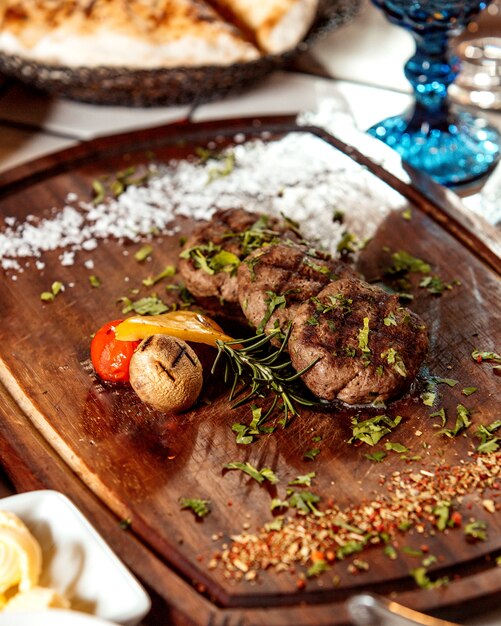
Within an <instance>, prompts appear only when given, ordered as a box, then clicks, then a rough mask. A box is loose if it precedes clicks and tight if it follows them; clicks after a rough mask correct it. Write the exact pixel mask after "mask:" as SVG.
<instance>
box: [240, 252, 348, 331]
mask: <svg viewBox="0 0 501 626" xmlns="http://www.w3.org/2000/svg"><path fill="white" fill-rule="evenodd" d="M344 276H351V277H354V276H358V274H357V273H356V272H355V271H354V270H352V269H351V267H349V266H348V265H346V263H343V262H342V261H338V260H336V259H333V258H332V257H331V256H330V255H329V254H326V253H324V252H321V251H319V250H315V249H314V248H311V247H308V246H306V245H304V244H300V243H294V242H281V243H276V244H273V245H270V246H267V247H265V248H262V249H259V250H256V251H255V252H253V253H252V254H250V255H249V256H248V257H247V258H246V259H245V261H244V262H243V263H241V264H240V266H239V268H238V272H237V277H238V298H239V301H240V306H241V307H242V310H243V312H244V315H245V317H246V318H247V320H248V321H249V322H250V324H251V325H252V326H254V327H255V328H256V329H257V331H258V332H262V331H264V332H266V333H270V332H271V331H272V330H273V329H274V328H276V327H279V328H281V329H284V328H285V326H286V324H287V323H288V322H289V321H291V320H293V319H294V317H295V315H296V311H297V309H298V307H299V306H300V305H301V304H302V303H303V302H304V301H305V300H307V299H308V298H311V297H312V296H315V295H316V294H317V293H318V292H319V291H321V290H322V289H323V288H324V287H325V286H326V285H327V284H328V283H329V282H331V281H333V280H337V279H338V278H340V277H344Z"/></svg>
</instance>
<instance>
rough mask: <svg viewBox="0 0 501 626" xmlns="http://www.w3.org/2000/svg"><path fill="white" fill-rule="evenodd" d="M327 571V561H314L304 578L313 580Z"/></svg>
mask: <svg viewBox="0 0 501 626" xmlns="http://www.w3.org/2000/svg"><path fill="white" fill-rule="evenodd" d="M328 569H329V565H328V563H327V561H324V560H321V559H320V560H318V561H315V563H313V565H311V566H310V567H309V568H308V569H307V571H306V577H307V578H314V577H315V576H320V574H323V573H324V572H326V571H327V570H328Z"/></svg>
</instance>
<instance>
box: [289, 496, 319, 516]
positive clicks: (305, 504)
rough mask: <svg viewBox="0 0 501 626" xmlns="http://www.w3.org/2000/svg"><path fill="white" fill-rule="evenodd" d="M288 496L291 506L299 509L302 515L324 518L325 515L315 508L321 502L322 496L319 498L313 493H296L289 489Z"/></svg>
mask: <svg viewBox="0 0 501 626" xmlns="http://www.w3.org/2000/svg"><path fill="white" fill-rule="evenodd" d="M287 496H288V498H289V506H290V507H291V508H294V509H297V510H298V512H299V513H301V514H302V515H309V514H311V513H312V514H313V515H315V516H316V517H322V516H323V513H322V512H321V511H319V510H318V509H317V507H316V506H315V505H316V504H317V503H318V502H320V496H317V495H316V494H315V493H312V492H311V491H294V490H292V489H287Z"/></svg>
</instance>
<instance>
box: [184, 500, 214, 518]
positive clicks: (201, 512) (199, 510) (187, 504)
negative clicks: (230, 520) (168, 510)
mask: <svg viewBox="0 0 501 626" xmlns="http://www.w3.org/2000/svg"><path fill="white" fill-rule="evenodd" d="M179 504H180V505H181V509H190V510H191V511H193V513H194V514H195V515H196V516H197V517H205V516H206V515H208V514H209V513H210V501H209V500H200V499H199V498H179Z"/></svg>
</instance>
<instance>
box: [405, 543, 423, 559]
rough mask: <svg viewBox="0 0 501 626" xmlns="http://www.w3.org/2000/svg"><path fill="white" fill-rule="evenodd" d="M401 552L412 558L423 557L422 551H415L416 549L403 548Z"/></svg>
mask: <svg viewBox="0 0 501 626" xmlns="http://www.w3.org/2000/svg"><path fill="white" fill-rule="evenodd" d="M402 552H403V553H404V554H406V555H407V556H412V557H421V556H423V551H422V550H417V549H416V548H413V547H411V546H404V547H403V548H402Z"/></svg>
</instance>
